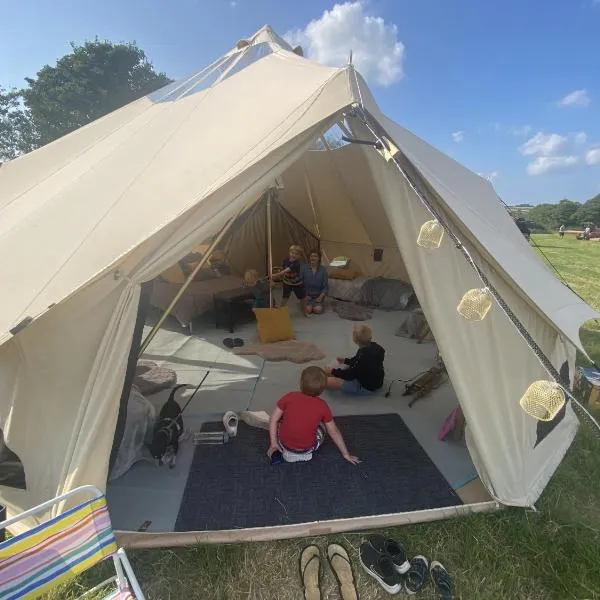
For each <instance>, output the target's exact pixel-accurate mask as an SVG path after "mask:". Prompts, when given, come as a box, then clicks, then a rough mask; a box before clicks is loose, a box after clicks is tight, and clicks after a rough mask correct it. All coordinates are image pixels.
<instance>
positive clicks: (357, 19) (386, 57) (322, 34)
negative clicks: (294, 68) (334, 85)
mask: <svg viewBox="0 0 600 600" xmlns="http://www.w3.org/2000/svg"><path fill="white" fill-rule="evenodd" d="M284 37H285V39H286V40H287V41H288V42H290V44H291V45H292V46H296V45H301V46H302V48H303V49H304V54H305V56H307V57H308V58H310V59H312V60H315V61H317V62H319V63H322V64H326V65H330V66H334V67H339V66H343V65H345V64H347V63H348V57H349V55H350V51H351V50H352V62H353V64H354V65H355V67H356V69H357V70H358V71H359V72H360V73H361V74H362V75H363V76H364V77H365V78H366V79H372V80H373V81H375V82H377V83H380V84H381V85H384V86H388V85H391V84H393V83H396V82H397V81H400V79H402V76H403V75H404V72H403V62H404V44H403V43H402V42H401V41H400V40H399V39H398V28H397V27H396V25H394V24H393V23H386V22H385V21H384V20H383V19H382V18H381V17H374V16H371V15H368V14H367V13H366V12H365V4H364V2H363V1H362V0H358V1H354V2H344V3H343V4H336V5H335V6H334V7H333V8H332V9H331V10H326V11H325V12H323V15H322V16H321V17H320V18H319V19H314V20H313V21H311V22H310V23H309V24H308V25H307V26H306V27H305V28H304V29H295V30H292V31H288V32H287V33H286V34H285V36H284Z"/></svg>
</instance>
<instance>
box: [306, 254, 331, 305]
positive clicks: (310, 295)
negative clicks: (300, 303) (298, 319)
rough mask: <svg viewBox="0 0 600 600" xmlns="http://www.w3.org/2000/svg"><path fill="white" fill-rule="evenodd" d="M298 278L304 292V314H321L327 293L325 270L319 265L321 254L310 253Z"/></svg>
mask: <svg viewBox="0 0 600 600" xmlns="http://www.w3.org/2000/svg"><path fill="white" fill-rule="evenodd" d="M300 276H301V277H302V282H303V284H304V291H305V292H306V298H305V300H304V302H305V307H304V310H305V311H306V314H310V313H314V314H316V315H319V314H321V313H322V312H323V309H324V302H325V296H326V295H327V292H328V277H327V269H326V268H325V267H324V266H323V265H322V264H321V254H320V253H319V252H318V251H317V250H313V251H312V252H311V253H310V256H309V264H307V265H302V269H301V270H300Z"/></svg>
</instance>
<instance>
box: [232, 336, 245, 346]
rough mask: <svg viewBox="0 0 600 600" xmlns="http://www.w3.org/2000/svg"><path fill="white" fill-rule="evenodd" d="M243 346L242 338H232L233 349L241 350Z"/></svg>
mask: <svg viewBox="0 0 600 600" xmlns="http://www.w3.org/2000/svg"><path fill="white" fill-rule="evenodd" d="M243 345H244V340H243V339H242V338H233V346H234V347H235V348H241V347H242V346H243Z"/></svg>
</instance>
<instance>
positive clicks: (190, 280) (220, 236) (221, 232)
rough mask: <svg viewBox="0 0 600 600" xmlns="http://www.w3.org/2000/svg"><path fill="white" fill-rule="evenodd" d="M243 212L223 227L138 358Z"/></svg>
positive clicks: (153, 331)
mask: <svg viewBox="0 0 600 600" xmlns="http://www.w3.org/2000/svg"><path fill="white" fill-rule="evenodd" d="M241 212H242V211H240V213H238V214H237V215H235V216H234V217H231V219H229V221H227V223H225V225H224V226H223V228H222V229H221V231H220V232H219V233H218V234H217V237H216V238H215V239H214V240H213V241H212V243H211V245H210V246H209V247H208V250H207V251H206V252H205V253H204V256H203V257H202V258H201V259H200V262H199V263H198V264H197V265H196V266H195V267H194V270H193V271H192V272H191V273H190V274H189V275H188V278H187V279H186V280H185V283H184V284H183V285H182V286H181V288H180V290H179V291H178V292H177V294H176V295H175V298H173V300H172V301H171V304H169V306H168V307H167V309H166V310H165V312H164V313H163V314H162V316H161V318H160V319H159V320H158V322H157V323H156V325H154V327H153V328H152V330H151V331H150V333H149V334H148V335H147V336H146V339H145V340H144V341H143V343H142V346H141V347H140V351H139V354H138V356H142V354H144V352H145V351H146V348H148V346H149V344H150V342H151V341H152V340H153V339H154V336H155V335H156V334H157V332H158V330H159V329H160V327H161V325H162V324H163V323H164V322H165V320H166V318H167V317H168V316H169V314H170V312H171V311H172V310H173V307H174V306H175V305H176V304H177V302H179V299H180V298H181V296H183V294H184V293H185V290H187V288H188V286H189V285H190V283H192V281H193V280H194V277H196V274H197V273H198V271H200V269H201V268H202V267H203V266H204V265H205V264H206V263H207V261H208V259H209V258H210V256H211V254H212V253H213V252H214V250H215V248H216V247H217V246H218V245H219V243H220V242H221V240H222V239H223V236H224V235H225V234H226V233H227V231H229V227H230V226H231V224H232V223H233V222H234V221H235V220H236V219H237V217H238V216H239V214H241Z"/></svg>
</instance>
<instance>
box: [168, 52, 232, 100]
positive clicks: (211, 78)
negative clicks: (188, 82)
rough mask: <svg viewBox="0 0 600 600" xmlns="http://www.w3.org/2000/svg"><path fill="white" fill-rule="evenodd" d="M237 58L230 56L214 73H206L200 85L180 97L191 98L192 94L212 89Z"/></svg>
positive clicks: (199, 82)
mask: <svg viewBox="0 0 600 600" xmlns="http://www.w3.org/2000/svg"><path fill="white" fill-rule="evenodd" d="M236 58H237V54H236V55H234V56H230V57H228V58H226V59H225V60H224V61H223V62H221V63H219V64H218V65H217V66H216V67H215V68H214V69H213V70H212V71H210V72H209V73H206V74H205V76H204V77H202V79H200V81H198V83H196V84H195V85H193V86H192V87H190V88H189V89H188V90H187V91H186V92H185V93H184V94H180V95H178V97H179V96H180V97H181V98H185V97H186V96H191V95H192V94H196V93H198V92H201V91H202V90H205V89H207V88H209V87H211V86H212V85H213V84H214V83H216V82H217V81H218V79H219V78H220V77H221V75H223V73H224V72H225V71H226V70H227V69H228V68H229V67H230V66H231V65H232V64H233V62H234V61H235V59H236Z"/></svg>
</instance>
